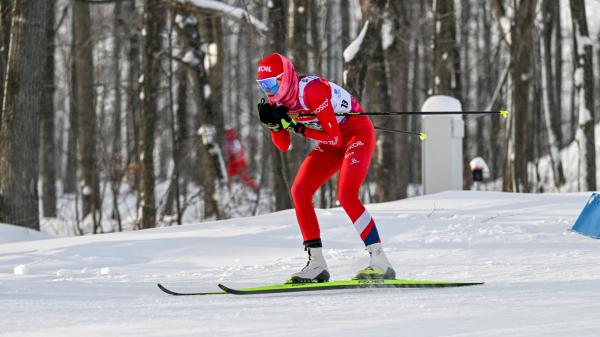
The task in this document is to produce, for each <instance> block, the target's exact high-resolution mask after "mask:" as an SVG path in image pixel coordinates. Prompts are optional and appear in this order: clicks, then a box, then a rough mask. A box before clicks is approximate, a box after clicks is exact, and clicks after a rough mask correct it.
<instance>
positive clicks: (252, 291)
mask: <svg viewBox="0 0 600 337" xmlns="http://www.w3.org/2000/svg"><path fill="white" fill-rule="evenodd" d="M482 284H483V282H444V281H429V280H343V281H330V282H324V283H284V284H276V285H269V286H262V287H254V288H240V289H233V288H229V287H227V286H225V285H222V284H219V288H221V289H222V290H223V292H196V293H180V292H175V291H171V290H169V289H167V288H165V287H163V286H162V285H160V284H159V285H158V287H159V288H160V289H161V290H162V291H164V292H166V293H167V294H170V295H176V296H189V295H220V294H233V295H257V294H276V293H290V292H300V291H320V290H339V289H372V288H405V289H406V288H450V287H465V286H474V285H482Z"/></svg>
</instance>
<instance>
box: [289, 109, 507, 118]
mask: <svg viewBox="0 0 600 337" xmlns="http://www.w3.org/2000/svg"><path fill="white" fill-rule="evenodd" d="M334 114H335V115H336V116H402V115H407V116H413V115H500V116H502V117H504V118H507V117H508V115H509V112H508V110H498V111H404V112H397V111H391V112H335V113H334ZM316 115H317V114H316V113H314V112H311V113H301V114H299V115H298V116H300V117H303V116H316Z"/></svg>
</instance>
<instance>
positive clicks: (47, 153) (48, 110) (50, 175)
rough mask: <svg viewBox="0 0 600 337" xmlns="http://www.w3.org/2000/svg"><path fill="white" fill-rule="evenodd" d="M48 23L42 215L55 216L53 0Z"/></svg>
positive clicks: (42, 121)
mask: <svg viewBox="0 0 600 337" xmlns="http://www.w3.org/2000/svg"><path fill="white" fill-rule="evenodd" d="M48 6H49V8H48V11H49V13H48V14H49V15H48V23H47V27H46V65H45V67H44V90H43V92H42V102H43V104H42V111H41V123H42V128H41V137H42V146H41V160H42V162H41V177H42V204H43V216H44V217H56V162H55V158H56V157H57V156H56V149H55V146H54V90H55V85H54V49H55V47H54V25H55V21H56V20H55V6H56V2H55V0H48Z"/></svg>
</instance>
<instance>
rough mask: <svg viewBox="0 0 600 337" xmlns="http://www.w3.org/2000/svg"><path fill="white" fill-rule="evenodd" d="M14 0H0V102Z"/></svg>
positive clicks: (2, 92)
mask: <svg viewBox="0 0 600 337" xmlns="http://www.w3.org/2000/svg"><path fill="white" fill-rule="evenodd" d="M13 2H14V0H0V47H1V48H2V49H0V51H1V52H0V104H1V102H3V100H4V78H5V76H6V66H7V64H8V49H9V44H10V24H11V21H12V10H13ZM1 125H2V109H0V126H1Z"/></svg>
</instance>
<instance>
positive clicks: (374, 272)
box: [354, 243, 396, 280]
mask: <svg viewBox="0 0 600 337" xmlns="http://www.w3.org/2000/svg"><path fill="white" fill-rule="evenodd" d="M366 249H367V251H368V252H369V255H370V257H371V260H370V261H369V266H368V267H367V268H365V269H363V270H361V271H359V272H358V274H357V275H356V276H355V277H354V279H357V280H374V279H376V280H393V279H395V278H396V272H395V271H394V268H392V265H391V264H390V261H389V260H388V259H387V257H386V256H385V253H384V252H383V248H381V243H374V244H372V245H369V246H367V248H366Z"/></svg>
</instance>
